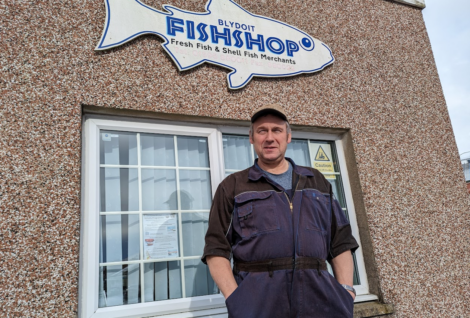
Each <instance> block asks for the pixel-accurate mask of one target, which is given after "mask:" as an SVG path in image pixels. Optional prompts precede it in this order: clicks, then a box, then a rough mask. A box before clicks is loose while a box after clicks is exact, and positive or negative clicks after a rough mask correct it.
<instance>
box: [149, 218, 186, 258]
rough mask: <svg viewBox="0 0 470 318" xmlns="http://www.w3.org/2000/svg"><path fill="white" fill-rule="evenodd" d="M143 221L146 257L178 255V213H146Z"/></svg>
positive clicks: (171, 256) (172, 256)
mask: <svg viewBox="0 0 470 318" xmlns="http://www.w3.org/2000/svg"><path fill="white" fill-rule="evenodd" d="M143 221H144V255H145V259H157V258H174V257H178V256H179V251H178V219H177V214H175V213H171V214H158V215H144V216H143Z"/></svg>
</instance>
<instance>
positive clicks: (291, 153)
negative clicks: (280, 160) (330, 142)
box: [286, 139, 310, 167]
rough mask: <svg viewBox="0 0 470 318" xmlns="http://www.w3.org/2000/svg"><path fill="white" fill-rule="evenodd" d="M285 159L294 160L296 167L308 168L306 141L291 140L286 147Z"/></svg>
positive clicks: (308, 158)
mask: <svg viewBox="0 0 470 318" xmlns="http://www.w3.org/2000/svg"><path fill="white" fill-rule="evenodd" d="M286 157H288V158H291V159H292V160H294V162H295V164H296V165H299V166H307V167H308V166H310V155H309V153H308V140H300V139H293V140H292V141H291V143H290V144H288V145H287V151H286Z"/></svg>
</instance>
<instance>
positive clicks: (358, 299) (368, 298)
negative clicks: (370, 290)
mask: <svg viewBox="0 0 470 318" xmlns="http://www.w3.org/2000/svg"><path fill="white" fill-rule="evenodd" d="M378 299H379V297H377V296H376V295H372V294H367V295H357V296H356V299H354V303H362V302H365V301H372V300H378Z"/></svg>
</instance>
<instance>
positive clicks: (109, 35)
mask: <svg viewBox="0 0 470 318" xmlns="http://www.w3.org/2000/svg"><path fill="white" fill-rule="evenodd" d="M105 5H106V20H105V26H104V30H103V34H102V36H101V39H100V41H99V43H98V46H97V47H96V49H95V50H106V49H110V48H112V47H116V46H119V45H122V44H124V43H126V42H128V41H131V40H133V39H134V38H136V37H138V36H140V35H143V34H156V35H160V36H162V34H161V33H160V32H161V31H160V30H165V29H166V16H167V15H168V14H165V13H164V12H161V11H158V10H155V9H154V8H151V7H149V6H147V5H145V4H144V3H142V2H140V1H138V0H105Z"/></svg>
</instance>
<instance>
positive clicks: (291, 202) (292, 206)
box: [284, 178, 300, 213]
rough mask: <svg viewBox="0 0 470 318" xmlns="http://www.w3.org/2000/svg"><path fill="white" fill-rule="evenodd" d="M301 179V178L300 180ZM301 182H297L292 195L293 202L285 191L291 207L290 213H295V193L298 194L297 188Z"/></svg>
mask: <svg viewBox="0 0 470 318" xmlns="http://www.w3.org/2000/svg"><path fill="white" fill-rule="evenodd" d="M299 179H300V178H299ZM299 181H300V180H298V181H297V184H296V185H295V190H294V193H293V194H292V201H291V200H290V199H289V196H288V195H287V193H286V192H285V191H284V195H285V196H286V199H287V202H289V207H290V213H293V212H294V205H293V202H294V197H295V193H296V192H297V188H298V186H299Z"/></svg>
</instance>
